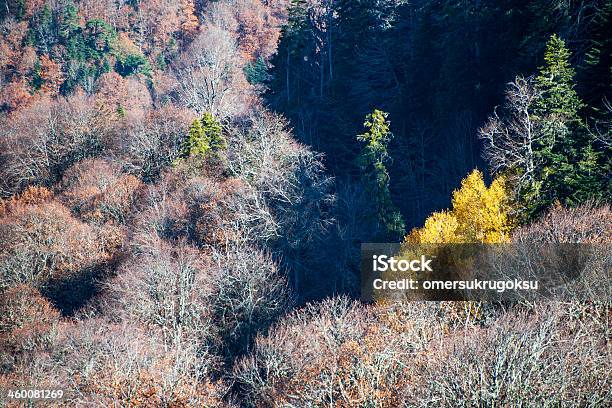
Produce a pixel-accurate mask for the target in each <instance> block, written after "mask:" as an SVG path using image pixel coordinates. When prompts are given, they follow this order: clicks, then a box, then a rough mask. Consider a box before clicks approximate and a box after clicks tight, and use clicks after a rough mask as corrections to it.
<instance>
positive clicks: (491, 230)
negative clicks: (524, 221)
mask: <svg viewBox="0 0 612 408" xmlns="http://www.w3.org/2000/svg"><path fill="white" fill-rule="evenodd" d="M505 184H506V183H505V179H504V178H503V177H498V178H496V179H495V180H494V181H493V182H492V183H491V185H490V186H489V187H487V186H486V185H485V183H484V179H483V177H482V173H481V172H480V171H478V170H474V171H472V173H470V174H469V175H468V176H467V177H466V178H465V179H463V181H462V182H461V188H460V189H458V190H455V191H454V192H453V200H452V208H451V209H450V210H447V211H441V212H435V213H433V214H432V215H431V216H429V218H427V220H426V221H425V225H424V226H423V227H422V228H415V229H413V230H412V232H410V234H408V235H407V236H406V238H405V242H406V243H423V244H443V243H471V242H474V243H485V244H493V243H501V242H508V241H509V236H510V231H511V229H512V220H511V217H510V215H509V210H510V207H509V204H508V193H507V191H506V186H505Z"/></svg>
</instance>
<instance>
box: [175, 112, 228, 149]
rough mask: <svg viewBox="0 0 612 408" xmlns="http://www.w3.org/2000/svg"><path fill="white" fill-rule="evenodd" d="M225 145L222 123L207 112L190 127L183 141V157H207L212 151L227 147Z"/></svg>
mask: <svg viewBox="0 0 612 408" xmlns="http://www.w3.org/2000/svg"><path fill="white" fill-rule="evenodd" d="M225 146H226V142H225V138H224V137H223V135H222V128H221V124H220V123H219V122H218V121H217V119H215V117H214V116H213V115H212V114H211V113H209V112H205V113H204V115H202V117H201V118H200V119H196V120H194V121H193V123H192V124H191V126H190V127H189V135H188V136H187V139H186V140H185V141H184V143H183V146H182V149H181V150H182V152H181V157H182V158H188V157H192V156H196V157H200V158H206V157H208V156H209V155H210V153H213V152H216V151H218V150H221V149H225Z"/></svg>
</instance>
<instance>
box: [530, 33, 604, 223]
mask: <svg viewBox="0 0 612 408" xmlns="http://www.w3.org/2000/svg"><path fill="white" fill-rule="evenodd" d="M570 57H571V53H570V51H569V50H568V49H567V47H566V46H565V42H564V41H563V40H562V39H561V38H560V37H558V36H557V35H556V34H555V35H553V36H552V37H551V38H550V40H549V41H548V44H547V46H546V52H545V54H544V61H545V63H544V66H542V67H541V68H540V70H539V74H538V76H537V77H536V88H537V90H538V91H539V92H540V97H539V98H538V99H537V100H536V102H535V103H534V105H533V107H532V109H533V112H534V115H535V118H536V120H537V121H538V122H539V123H540V131H541V135H540V139H539V142H538V144H537V146H536V150H535V152H534V154H535V156H536V159H537V160H538V161H539V163H541V165H540V166H539V167H538V169H537V174H536V175H535V177H534V180H535V181H534V183H533V184H532V185H531V186H530V187H529V188H527V189H525V191H524V192H523V195H522V197H521V201H522V202H523V204H524V206H525V208H526V210H527V211H526V212H527V216H528V217H530V218H533V217H535V216H537V215H538V214H539V213H541V212H542V211H543V210H545V209H546V208H547V207H549V206H550V205H551V204H552V203H554V202H557V201H558V202H560V203H562V204H564V205H568V206H573V205H577V204H579V203H581V202H583V201H585V200H586V199H588V198H596V197H598V196H600V195H601V194H602V193H601V187H602V174H601V171H598V168H599V166H598V163H599V160H600V157H599V156H600V154H599V153H598V152H596V151H595V150H594V149H593V146H592V143H593V138H592V136H591V133H590V132H589V131H588V129H587V127H586V125H585V123H584V121H583V120H582V119H581V117H580V111H581V110H582V109H583V107H584V103H583V102H582V100H581V99H580V97H579V96H578V94H577V92H576V90H575V83H574V75H575V70H574V68H572V66H571V64H570V62H569V60H570Z"/></svg>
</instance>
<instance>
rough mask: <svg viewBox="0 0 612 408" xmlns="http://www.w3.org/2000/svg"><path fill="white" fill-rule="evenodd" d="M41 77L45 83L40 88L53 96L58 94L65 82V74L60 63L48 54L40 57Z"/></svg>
mask: <svg viewBox="0 0 612 408" xmlns="http://www.w3.org/2000/svg"><path fill="white" fill-rule="evenodd" d="M40 78H41V79H42V81H43V84H42V86H41V88H40V90H41V91H42V92H44V93H48V94H49V95H51V96H57V94H58V93H59V89H60V86H61V85H62V83H63V82H64V74H63V73H62V68H61V66H60V64H58V63H57V62H55V61H53V60H52V59H51V58H49V57H48V56H47V55H43V56H41V57H40Z"/></svg>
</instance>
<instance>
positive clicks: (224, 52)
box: [175, 25, 250, 118]
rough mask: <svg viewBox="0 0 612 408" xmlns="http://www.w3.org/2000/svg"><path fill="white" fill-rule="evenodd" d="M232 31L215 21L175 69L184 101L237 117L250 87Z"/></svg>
mask: <svg viewBox="0 0 612 408" xmlns="http://www.w3.org/2000/svg"><path fill="white" fill-rule="evenodd" d="M242 63H243V62H242V60H241V58H240V54H239V52H238V47H237V44H236V41H235V39H234V38H233V37H232V35H231V34H230V33H229V32H228V31H226V30H224V29H221V28H219V27H217V26H215V25H211V26H209V27H208V28H207V29H206V30H205V31H204V32H202V33H201V34H200V35H198V36H197V37H196V39H195V40H194V41H193V42H192V44H191V45H190V46H189V48H188V49H187V50H186V51H185V52H184V53H183V55H182V56H181V58H180V61H179V63H178V65H177V67H176V69H175V72H176V77H177V80H178V89H177V90H178V94H179V97H180V100H181V102H182V103H183V104H184V105H185V106H187V107H189V108H191V109H193V110H195V111H196V112H197V113H198V114H199V115H201V114H203V113H204V112H210V113H212V114H213V115H214V116H216V117H218V118H227V117H234V116H236V115H239V114H241V113H242V112H244V111H245V110H246V106H247V103H246V101H247V100H248V97H249V92H250V91H249V87H248V83H247V82H246V79H245V78H244V74H243V72H242Z"/></svg>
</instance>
